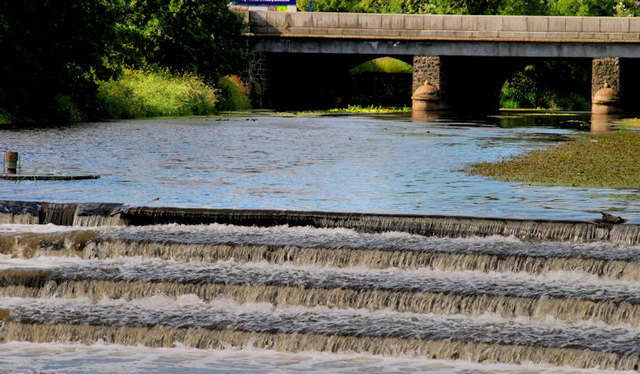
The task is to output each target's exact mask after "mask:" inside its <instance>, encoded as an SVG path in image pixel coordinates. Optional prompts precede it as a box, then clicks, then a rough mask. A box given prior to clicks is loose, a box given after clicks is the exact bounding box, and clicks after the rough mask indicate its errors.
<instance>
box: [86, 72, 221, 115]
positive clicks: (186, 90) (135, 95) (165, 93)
mask: <svg viewBox="0 0 640 374" xmlns="http://www.w3.org/2000/svg"><path fill="white" fill-rule="evenodd" d="M98 98H99V99H100V100H101V101H102V102H103V104H104V111H105V114H106V115H107V116H108V117H109V118H113V119H116V118H140V117H160V116H188V115H206V114H212V113H215V111H216V103H217V97H216V90H215V89H214V88H212V87H210V86H208V85H206V84H205V83H204V82H203V81H202V80H201V79H200V78H198V77H197V76H195V75H193V74H184V75H181V76H175V75H172V74H170V73H169V72H167V71H165V70H154V71H141V70H133V69H125V71H124V74H123V76H122V77H121V78H120V79H119V80H109V81H103V82H100V83H99V87H98Z"/></svg>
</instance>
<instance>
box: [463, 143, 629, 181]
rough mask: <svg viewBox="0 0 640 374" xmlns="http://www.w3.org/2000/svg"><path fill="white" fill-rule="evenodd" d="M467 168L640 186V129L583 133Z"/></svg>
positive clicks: (503, 175) (505, 175) (523, 177)
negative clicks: (598, 133)
mask: <svg viewBox="0 0 640 374" xmlns="http://www.w3.org/2000/svg"><path fill="white" fill-rule="evenodd" d="M466 171H467V172H469V173H471V174H476V175H484V176H489V177H493V178H496V179H498V180H503V181H507V182H522V183H526V184H533V185H559V186H579V187H599V188H638V187H640V132H638V131H618V132H614V133H610V134H600V135H584V136H580V137H579V138H576V139H574V140H571V141H568V142H566V143H562V144H559V145H557V146H554V147H552V148H549V149H544V150H538V151H533V152H529V153H526V154H524V155H520V156H515V157H512V158H510V159H507V160H504V161H500V162H485V163H478V164H472V165H470V166H469V168H468V169H466Z"/></svg>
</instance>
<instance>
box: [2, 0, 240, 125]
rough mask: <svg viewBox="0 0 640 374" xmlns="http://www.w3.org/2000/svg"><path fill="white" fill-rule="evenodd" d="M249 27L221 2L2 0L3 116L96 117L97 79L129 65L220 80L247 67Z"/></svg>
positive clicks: (15, 120) (61, 119)
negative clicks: (246, 32) (246, 34)
mask: <svg viewBox="0 0 640 374" xmlns="http://www.w3.org/2000/svg"><path fill="white" fill-rule="evenodd" d="M243 27H244V23H243V20H242V18H241V16H239V15H237V14H235V13H233V12H231V11H230V10H229V8H228V6H227V2H226V1H221V0H73V1H67V0H21V1H10V0H0V51H2V62H1V63H0V116H5V117H7V118H8V119H9V120H10V121H11V122H13V123H25V122H49V123H50V122H69V121H78V120H83V119H89V118H93V117H96V116H98V115H99V104H98V102H97V100H96V87H97V85H96V81H97V80H108V79H109V78H111V77H115V76H117V75H118V74H119V73H120V72H121V70H122V67H123V66H125V65H130V66H135V67H138V68H155V67H156V66H157V67H160V68H166V69H169V70H170V71H172V72H174V73H194V74H197V75H199V76H201V77H203V78H204V79H205V80H206V81H207V82H208V83H213V82H216V81H217V79H218V77H219V76H220V75H225V74H229V73H234V72H238V71H239V70H240V69H241V68H242V67H244V64H245V63H246V58H245V56H244V43H243V41H242V39H241V32H242V30H243Z"/></svg>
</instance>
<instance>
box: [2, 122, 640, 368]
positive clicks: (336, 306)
mask: <svg viewBox="0 0 640 374" xmlns="http://www.w3.org/2000/svg"><path fill="white" fill-rule="evenodd" d="M589 128H590V126H589V118H588V117H585V115H583V114H565V115H561V116H548V115H538V116H533V115H528V114H527V115H514V114H504V115H501V116H493V117H483V118H473V119H461V118H451V117H446V116H439V117H438V116H436V117H434V116H431V117H430V118H411V116H410V115H404V114H393V115H366V116H365V115H357V116H356V115H349V116H291V115H277V114H273V113H255V114H251V115H246V116H238V115H235V116H219V117H202V118H176V119H149V120H130V121H117V122H105V123H82V124H76V125H71V126H65V127H46V128H38V127H34V128H27V129H11V128H4V129H0V149H4V150H7V151H8V150H12V151H18V152H20V156H21V168H22V172H23V173H24V174H29V173H48V172H55V173H68V174H85V173H86V174H99V175H100V178H99V179H93V180H84V181H40V180H38V181H35V180H30V179H25V180H20V181H17V182H16V181H0V318H2V319H4V321H3V325H2V328H1V329H0V338H1V340H2V341H3V343H0V372H7V373H9V372H11V373H33V372H55V373H97V372H99V373H121V372H145V373H146V372H154V373H174V372H184V373H216V374H221V373H297V372H305V373H326V372H336V373H363V374H371V373H407V372H426V373H470V372H473V373H521V372H523V371H525V372H529V373H576V372H581V373H583V372H584V373H595V372H601V371H606V372H612V371H615V370H631V369H634V368H635V369H637V367H638V363H639V362H640V348H638V347H640V328H639V326H640V298H639V297H638V295H639V294H640V246H638V245H637V243H638V241H639V240H640V235H639V234H638V232H639V231H640V230H638V226H637V225H636V224H634V223H637V222H638V218H637V217H639V215H638V213H639V212H640V206H638V205H640V204H637V203H635V202H636V201H637V199H638V197H639V195H640V191H639V190H638V189H626V190H613V189H589V188H569V187H540V186H529V185H525V184H520V183H504V182H497V181H493V180H489V179H486V178H483V177H479V176H471V175H469V174H467V173H465V172H464V171H462V169H463V168H464V167H465V166H466V165H467V164H468V163H473V162H479V161H486V160H500V159H502V158H504V157H508V156H511V155H515V154H519V153H522V152H525V151H527V150H533V149H540V148H543V147H549V146H553V145H554V144H558V143H559V142H562V141H565V140H567V139H569V138H571V137H572V136H574V135H576V134H581V133H585V132H587V131H589ZM7 201H9V202H7ZM11 201H45V202H59V203H72V202H74V203H81V204H79V205H77V207H78V208H76V205H75V204H49V205H47V203H45V204H44V205H42V204H36V203H24V205H23V206H24V207H25V210H20V207H21V204H22V203H12V202H11ZM88 202H100V203H120V204H126V205H124V206H121V205H118V204H110V205H97V206H98V207H101V209H103V210H105V211H107V212H106V215H107V216H108V217H106V218H104V217H103V218H101V219H98V220H91V219H88V217H86V216H82V217H80V216H79V214H80V213H79V212H80V211H81V210H82V209H85V210H84V212H85V213H86V212H88V211H90V210H87V207H95V205H91V204H82V203H88ZM27 208H28V209H27ZM156 208H157V209H156ZM172 208H173V210H172ZM11 209H13V210H11ZM34 209H35V210H34ZM38 209H39V211H38ZM47 209H49V213H51V211H53V210H56V209H58V210H60V211H61V212H63V213H64V212H67V213H68V212H71V213H69V214H71V216H72V217H71V219H70V220H69V219H68V218H69V217H66V218H64V217H63V216H64V215H65V214H67V213H64V214H62V213H60V214H58V213H56V214H43V213H42V212H43V211H46V210H47ZM76 209H77V210H76ZM109 209H111V211H108V210H109ZM267 210H268V211H267ZM280 210H283V211H284V212H281V211H280ZM600 210H606V211H612V212H616V213H618V214H621V215H623V216H624V217H625V218H628V219H629V220H630V221H631V223H632V224H630V225H618V226H615V227H610V226H607V225H594V224H593V223H591V220H593V219H595V218H599V214H598V212H599V211H600ZM320 211H323V212H324V213H321V212H320ZM25 212H26V213H27V214H26V215H25V214H22V213H25ZM34 212H35V213H34ZM30 214H31V215H30ZM429 215H431V216H429ZM442 216H444V217H442ZM458 216H463V217H466V218H460V217H458ZM51 217H58V218H57V219H61V217H62V218H64V219H62V220H61V221H60V222H63V221H64V222H78V225H76V226H61V225H55V224H52V223H48V224H42V223H47V221H46V220H47V219H50V218H51ZM189 217H190V218H189ZM483 217H484V218H483ZM486 217H489V218H486ZM176 218H177V219H178V220H177V221H175V219H176ZM187 218H189V219H191V220H196V221H198V220H200V221H198V222H200V223H201V224H184V223H185V222H190V221H188V220H187ZM141 220H143V221H145V220H146V223H145V224H144V225H139V224H140V222H142V221H141ZM172 220H174V221H172ZM207 220H208V221H207ZM548 220H550V221H548ZM560 221H572V222H560ZM25 222H31V223H30V224H25ZM80 222H82V223H83V224H87V223H90V225H95V224H96V222H101V223H100V224H99V225H98V226H97V227H95V226H94V227H85V226H80V225H79V223H80ZM38 223H40V224H38Z"/></svg>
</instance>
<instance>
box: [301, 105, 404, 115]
mask: <svg viewBox="0 0 640 374" xmlns="http://www.w3.org/2000/svg"><path fill="white" fill-rule="evenodd" d="M410 112H411V108H410V107H384V106H376V105H369V106H361V105H349V106H347V107H346V108H334V109H327V110H308V111H303V112H294V113H292V115H301V116H322V115H327V114H330V115H331V114H385V113H410Z"/></svg>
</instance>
